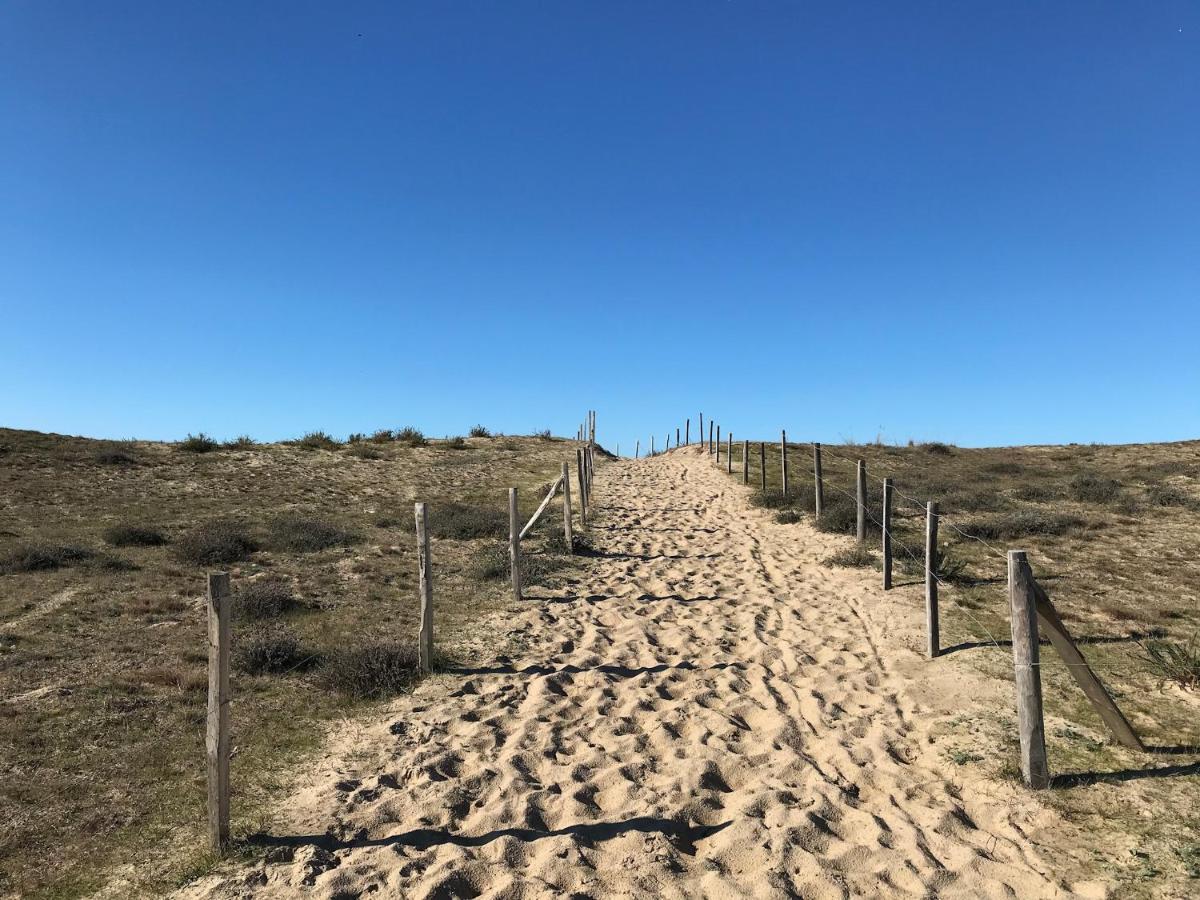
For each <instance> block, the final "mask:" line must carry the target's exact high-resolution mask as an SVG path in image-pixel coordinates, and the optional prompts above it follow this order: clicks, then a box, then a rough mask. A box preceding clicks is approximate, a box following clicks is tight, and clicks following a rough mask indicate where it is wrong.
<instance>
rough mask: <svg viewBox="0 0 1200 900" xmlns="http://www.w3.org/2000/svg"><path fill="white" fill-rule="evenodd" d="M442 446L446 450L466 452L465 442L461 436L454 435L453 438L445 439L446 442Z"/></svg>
mask: <svg viewBox="0 0 1200 900" xmlns="http://www.w3.org/2000/svg"><path fill="white" fill-rule="evenodd" d="M442 446H443V447H445V448H446V449H447V450H466V449H467V441H466V439H465V438H464V437H463V436H462V435H461V434H458V435H455V436H454V437H448V438H446V440H445V442H444V443H443V444H442Z"/></svg>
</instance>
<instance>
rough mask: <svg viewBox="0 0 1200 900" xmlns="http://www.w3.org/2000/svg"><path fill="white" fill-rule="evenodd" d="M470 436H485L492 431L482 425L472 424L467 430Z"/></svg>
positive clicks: (490, 434)
mask: <svg viewBox="0 0 1200 900" xmlns="http://www.w3.org/2000/svg"><path fill="white" fill-rule="evenodd" d="M467 434H468V435H469V436H470V437H476V438H485V437H491V436H492V433H491V432H490V431H488V430H487V429H486V428H485V427H484V426H482V425H472V426H471V430H470V431H469V432H467Z"/></svg>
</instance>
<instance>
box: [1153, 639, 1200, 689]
mask: <svg viewBox="0 0 1200 900" xmlns="http://www.w3.org/2000/svg"><path fill="white" fill-rule="evenodd" d="M1141 647H1142V650H1143V651H1144V652H1145V656H1143V659H1145V661H1146V662H1147V663H1149V665H1150V669H1151V671H1153V672H1154V674H1156V675H1157V676H1158V677H1159V679H1161V680H1162V681H1163V682H1167V681H1174V682H1175V683H1176V684H1178V685H1179V686H1181V687H1183V688H1187V689H1189V690H1195V689H1197V688H1200V631H1197V632H1196V633H1195V634H1193V635H1192V637H1191V640H1189V641H1188V642H1187V643H1186V644H1184V643H1180V642H1179V641H1166V640H1153V641H1146V642H1144V643H1142V644H1141Z"/></svg>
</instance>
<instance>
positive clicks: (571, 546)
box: [562, 463, 575, 554]
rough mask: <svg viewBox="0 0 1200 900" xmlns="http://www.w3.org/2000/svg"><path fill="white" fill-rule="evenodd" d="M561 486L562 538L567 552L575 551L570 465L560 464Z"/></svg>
mask: <svg viewBox="0 0 1200 900" xmlns="http://www.w3.org/2000/svg"><path fill="white" fill-rule="evenodd" d="M562 486H563V540H564V541H566V542H567V553H572V554H573V553H574V552H575V539H574V537H573V535H572V534H571V467H570V466H568V465H567V464H566V463H563V464H562Z"/></svg>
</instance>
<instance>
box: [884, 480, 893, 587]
mask: <svg viewBox="0 0 1200 900" xmlns="http://www.w3.org/2000/svg"><path fill="white" fill-rule="evenodd" d="M883 589H884V590H885V591H890V590H891V589H892V479H890V478H885V479H883Z"/></svg>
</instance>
